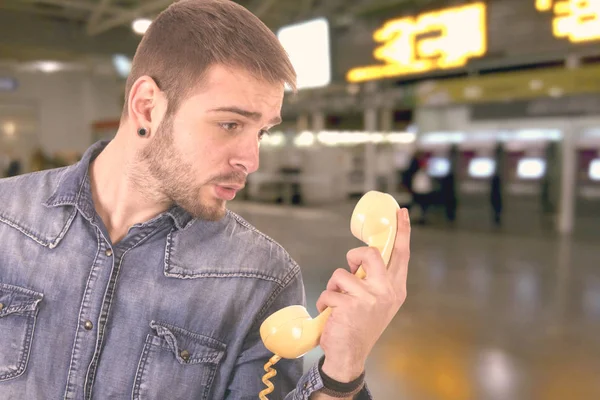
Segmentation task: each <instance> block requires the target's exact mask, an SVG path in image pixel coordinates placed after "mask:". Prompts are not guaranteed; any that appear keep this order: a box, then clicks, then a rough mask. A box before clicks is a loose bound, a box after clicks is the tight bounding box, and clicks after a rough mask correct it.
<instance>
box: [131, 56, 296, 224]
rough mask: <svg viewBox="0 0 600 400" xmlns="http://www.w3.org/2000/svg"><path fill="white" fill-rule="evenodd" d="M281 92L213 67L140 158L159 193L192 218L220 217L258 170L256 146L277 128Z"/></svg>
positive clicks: (237, 72)
mask: <svg viewBox="0 0 600 400" xmlns="http://www.w3.org/2000/svg"><path fill="white" fill-rule="evenodd" d="M283 93H284V89H283V84H270V83H267V82H265V81H261V80H257V79H255V78H254V77H252V76H251V75H250V74H248V73H247V72H245V71H244V70H239V69H232V68H225V67H222V66H213V67H211V68H210V70H209V71H208V73H207V75H206V79H205V80H204V82H203V84H202V85H201V88H199V89H198V90H196V91H194V92H193V93H192V94H191V96H189V97H188V98H187V99H186V100H184V101H183V102H182V103H181V105H180V107H179V109H178V110H177V111H176V112H175V113H174V115H170V116H169V115H167V116H165V118H164V119H163V120H162V122H161V123H160V126H159V128H158V131H157V132H156V134H155V136H154V138H153V140H152V142H150V143H149V144H148V146H147V147H146V148H145V149H144V151H143V152H142V154H141V159H142V161H143V162H145V163H146V164H147V166H148V168H149V171H150V174H151V175H152V176H153V177H154V178H155V179H156V180H157V181H158V182H159V183H160V185H161V187H160V190H161V192H162V193H163V194H165V195H166V196H167V197H168V198H169V199H170V200H172V201H173V202H174V203H176V204H177V205H179V206H180V207H182V208H183V209H185V210H186V211H187V212H189V213H190V214H191V215H193V216H194V217H195V218H201V219H207V220H218V219H220V218H222V217H223V216H224V215H225V205H226V202H227V200H233V198H234V197H235V194H236V192H237V191H239V190H240V189H242V188H243V187H244V185H245V182H246V177H247V176H248V175H249V174H251V173H252V172H254V171H256V170H257V169H258V156H259V150H258V147H259V141H260V138H261V136H262V135H263V134H264V133H265V131H267V130H269V129H270V128H272V127H273V126H274V125H276V124H278V123H280V116H279V115H280V111H281V105H282V102H283Z"/></svg>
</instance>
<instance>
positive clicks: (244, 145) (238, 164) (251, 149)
mask: <svg viewBox="0 0 600 400" xmlns="http://www.w3.org/2000/svg"><path fill="white" fill-rule="evenodd" d="M230 163H231V165H232V166H233V167H234V168H235V169H236V170H242V171H244V172H246V174H251V173H253V172H256V170H258V165H259V145H258V138H257V136H256V135H247V136H246V137H243V138H242V137H240V138H239V142H238V143H236V146H235V152H234V156H233V157H232V158H231V161H230Z"/></svg>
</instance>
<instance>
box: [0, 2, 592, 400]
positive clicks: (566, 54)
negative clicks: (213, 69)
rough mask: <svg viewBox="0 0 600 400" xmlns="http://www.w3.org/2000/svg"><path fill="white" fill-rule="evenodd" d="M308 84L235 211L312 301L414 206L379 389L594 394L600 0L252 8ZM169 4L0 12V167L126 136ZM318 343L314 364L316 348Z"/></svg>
mask: <svg viewBox="0 0 600 400" xmlns="http://www.w3.org/2000/svg"><path fill="white" fill-rule="evenodd" d="M239 2H240V3H241V4H242V5H244V6H245V7H247V8H248V9H250V10H251V11H252V12H254V13H255V14H256V15H258V16H259V17H260V18H261V19H262V20H263V21H264V22H265V23H266V24H267V25H268V26H269V27H270V28H271V29H272V30H273V31H274V32H275V33H276V34H277V35H278V37H279V39H280V40H281V42H282V43H283V45H284V46H285V47H286V49H287V51H288V52H289V54H290V57H291V58H292V60H293V63H294V65H295V67H296V69H297V72H298V76H299V86H300V91H299V92H298V93H297V94H295V95H293V94H291V93H288V95H286V99H285V102H284V106H283V110H282V116H283V123H282V124H281V125H280V126H279V127H277V128H276V129H275V131H274V132H273V133H272V134H271V135H270V136H269V137H267V138H266V139H264V142H263V144H262V145H261V167H260V170H259V171H258V172H257V173H255V174H254V175H252V176H251V177H250V178H249V181H248V184H247V187H246V189H245V190H244V192H243V193H241V194H240V195H239V196H238V198H237V199H236V200H235V201H233V202H232V203H231V204H230V206H231V208H232V209H233V210H234V211H237V212H239V213H240V214H241V215H242V216H244V217H245V218H246V219H248V220H249V221H250V222H251V223H253V224H254V225H256V226H257V227H258V228H259V229H261V230H262V231H263V232H265V233H266V234H268V235H270V236H272V237H273V238H274V239H275V240H277V241H279V242H280V243H281V244H282V245H284V247H286V248H287V250H288V251H289V252H290V254H291V255H292V257H293V258H295V259H296V260H297V261H298V263H299V264H300V265H301V267H302V269H303V274H304V278H305V283H306V289H307V295H308V303H309V307H312V308H311V311H312V312H313V315H314V314H315V313H316V309H315V301H316V299H317V297H318V295H319V294H320V292H321V291H322V290H323V289H324V287H325V285H326V282H327V280H328V278H329V277H330V276H331V273H332V272H333V270H334V269H335V268H337V267H343V266H345V265H346V263H345V254H346V252H347V250H349V249H350V248H352V247H355V246H357V245H359V244H360V243H359V242H358V241H357V240H356V239H354V238H353V237H352V236H351V233H350V230H349V218H350V215H351V212H352V209H353V206H354V204H355V203H356V200H357V199H358V198H359V197H360V195H361V194H363V193H365V192H366V191H368V190H371V189H377V190H381V191H385V192H388V193H391V194H392V195H394V196H395V197H396V199H397V200H398V202H399V203H400V204H401V205H402V206H407V207H410V211H411V215H412V220H413V238H412V258H411V267H410V268H411V270H410V273H409V284H408V300H407V302H406V304H405V305H404V307H403V308H402V309H401V311H400V312H399V314H398V315H397V317H396V318H395V319H394V320H393V322H392V324H391V325H390V327H389V329H388V330H387V331H386V332H385V334H384V335H383V336H382V337H381V339H380V341H379V342H378V344H377V345H376V347H375V348H374V349H373V352H372V355H371V357H370V359H369V363H368V366H367V377H368V382H369V385H370V387H371V390H372V392H373V394H374V395H375V398H377V399H390V400H394V399H415V400H466V399H491V400H495V399H502V400H512V399H515V400H516V399H544V400H554V399H557V400H559V399H560V400H572V399H581V400H594V399H600V246H599V241H600V0H486V1H484V0H480V1H474V0H455V1H442V0H278V1H275V0H243V1H242V0H240V1H239ZM170 3H171V1H169V0H144V1H142V0H3V1H1V2H0V171H1V172H0V175H2V176H13V175H18V174H23V173H27V172H31V171H37V170H42V169H47V168H53V167H59V166H63V165H68V164H71V163H74V162H76V161H77V160H78V158H79V157H80V156H81V154H82V152H83V151H84V150H85V149H86V148H87V147H88V146H89V145H91V144H92V143H94V142H96V141H98V140H103V139H110V138H111V137H112V135H114V133H115V132H116V129H117V127H118V124H119V116H120V112H121V107H122V104H123V93H124V82H125V77H126V76H127V74H128V72H129V68H130V63H131V58H132V56H133V54H134V51H135V49H136V46H137V44H138V43H139V41H140V38H141V37H142V36H141V35H143V32H144V30H145V29H146V28H147V26H148V25H149V24H150V23H151V21H152V18H154V17H155V16H156V15H157V14H158V13H159V12H160V11H161V10H163V9H164V8H165V7H167V6H168V5H169V4H170ZM319 351H320V350H318V349H317V350H315V351H313V352H311V353H309V354H308V355H307V357H306V364H307V366H308V365H309V364H311V363H312V362H313V361H314V360H315V359H316V358H317V357H318V356H319V355H320V354H319Z"/></svg>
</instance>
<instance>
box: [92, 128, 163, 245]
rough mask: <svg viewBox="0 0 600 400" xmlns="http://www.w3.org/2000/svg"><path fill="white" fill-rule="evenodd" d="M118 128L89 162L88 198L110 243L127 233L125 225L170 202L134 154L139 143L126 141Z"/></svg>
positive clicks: (149, 216)
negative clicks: (90, 198) (91, 200)
mask: <svg viewBox="0 0 600 400" xmlns="http://www.w3.org/2000/svg"><path fill="white" fill-rule="evenodd" d="M121 129H123V130H125V128H119V132H117V134H116V136H115V138H114V139H113V140H112V141H111V142H110V143H109V144H108V145H107V146H106V148H105V149H104V150H103V151H102V152H101V153H100V155H98V157H97V158H96V159H95V160H94V161H93V162H92V163H91V165H90V181H91V188H92V198H93V200H94V206H95V208H96V212H97V213H98V215H99V216H100V218H101V219H102V222H104V225H105V226H106V229H107V230H108V233H109V235H110V239H111V241H112V242H113V243H115V244H116V243H118V242H119V241H120V240H121V239H123V238H124V237H125V235H127V232H128V231H129V228H130V227H131V226H133V225H135V224H139V223H143V222H146V221H148V220H150V219H152V218H154V217H156V216H157V215H159V214H160V213H162V212H163V211H165V210H167V209H168V208H169V207H170V206H171V202H170V201H169V200H168V199H167V198H166V197H165V196H164V194H162V193H161V192H160V186H159V183H158V182H157V181H156V180H155V179H153V178H152V177H151V176H150V174H149V173H148V170H147V166H146V165H145V164H144V163H142V162H140V161H139V160H138V159H137V158H136V156H137V154H138V151H139V145H137V146H136V144H135V143H128V142H131V141H132V140H136V139H137V138H136V137H133V138H128V136H131V134H129V135H127V134H126V133H124V132H123V131H122V130H121Z"/></svg>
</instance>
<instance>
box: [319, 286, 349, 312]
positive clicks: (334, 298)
mask: <svg viewBox="0 0 600 400" xmlns="http://www.w3.org/2000/svg"><path fill="white" fill-rule="evenodd" d="M347 301H348V295H347V294H344V293H340V292H335V291H333V290H324V291H323V293H321V295H320V296H319V299H318V300H317V310H319V313H322V312H323V311H324V310H325V309H326V308H327V307H331V308H335V307H338V306H340V305H341V304H344V303H345V302H347Z"/></svg>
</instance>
